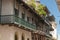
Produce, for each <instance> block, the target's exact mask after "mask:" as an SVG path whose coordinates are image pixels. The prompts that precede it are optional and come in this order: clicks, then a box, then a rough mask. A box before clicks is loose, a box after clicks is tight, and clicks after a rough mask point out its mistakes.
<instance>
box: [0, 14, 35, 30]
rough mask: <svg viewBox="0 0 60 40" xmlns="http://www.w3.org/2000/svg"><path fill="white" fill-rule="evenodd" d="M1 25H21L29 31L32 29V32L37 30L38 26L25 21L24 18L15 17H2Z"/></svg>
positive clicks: (0, 17)
mask: <svg viewBox="0 0 60 40" xmlns="http://www.w3.org/2000/svg"><path fill="white" fill-rule="evenodd" d="M0 23H2V24H4V23H7V24H8V23H14V24H18V25H21V26H23V27H25V28H27V29H30V30H36V26H35V25H33V24H31V23H29V22H27V21H25V20H24V19H22V18H19V17H17V16H14V15H1V16H0Z"/></svg>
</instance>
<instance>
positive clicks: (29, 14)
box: [0, 0, 54, 40]
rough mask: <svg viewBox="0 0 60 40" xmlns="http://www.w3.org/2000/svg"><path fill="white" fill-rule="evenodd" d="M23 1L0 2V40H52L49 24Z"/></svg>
mask: <svg viewBox="0 0 60 40" xmlns="http://www.w3.org/2000/svg"><path fill="white" fill-rule="evenodd" d="M25 1H26V0H0V40H52V35H51V34H50V31H53V30H54V29H53V28H52V25H51V23H49V22H48V21H47V20H46V17H44V16H43V15H42V16H40V15H37V13H36V11H35V10H33V9H32V8H31V7H30V6H29V5H27V4H26V3H25ZM36 2H38V1H36ZM45 8H46V9H45V11H46V13H47V16H49V13H50V12H49V11H48V9H47V7H45Z"/></svg>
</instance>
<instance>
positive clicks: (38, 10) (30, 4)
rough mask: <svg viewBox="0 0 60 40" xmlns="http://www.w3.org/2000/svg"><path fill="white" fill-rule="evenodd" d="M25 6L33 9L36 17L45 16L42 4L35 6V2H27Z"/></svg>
mask: <svg viewBox="0 0 60 40" xmlns="http://www.w3.org/2000/svg"><path fill="white" fill-rule="evenodd" d="M27 4H28V5H29V6H31V7H33V8H34V9H35V10H36V12H37V14H38V15H44V16H46V11H44V8H45V6H44V5H42V4H36V2H35V0H27Z"/></svg>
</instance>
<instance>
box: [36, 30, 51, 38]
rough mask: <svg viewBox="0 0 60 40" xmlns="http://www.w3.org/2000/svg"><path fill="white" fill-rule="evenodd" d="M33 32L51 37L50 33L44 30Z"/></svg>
mask: <svg viewBox="0 0 60 40" xmlns="http://www.w3.org/2000/svg"><path fill="white" fill-rule="evenodd" d="M35 33H38V34H40V35H45V36H47V37H49V38H51V37H52V35H51V34H50V33H46V32H44V31H41V30H36V31H35Z"/></svg>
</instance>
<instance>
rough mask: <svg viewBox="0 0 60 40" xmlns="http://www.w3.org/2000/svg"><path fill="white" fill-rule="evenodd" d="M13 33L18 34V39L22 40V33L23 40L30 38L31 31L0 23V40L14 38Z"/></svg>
mask: <svg viewBox="0 0 60 40" xmlns="http://www.w3.org/2000/svg"><path fill="white" fill-rule="evenodd" d="M15 34H17V36H18V40H22V35H23V36H24V38H25V39H24V40H27V38H29V40H31V32H29V31H25V30H23V29H20V28H17V27H14V26H9V25H0V40H15Z"/></svg>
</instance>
